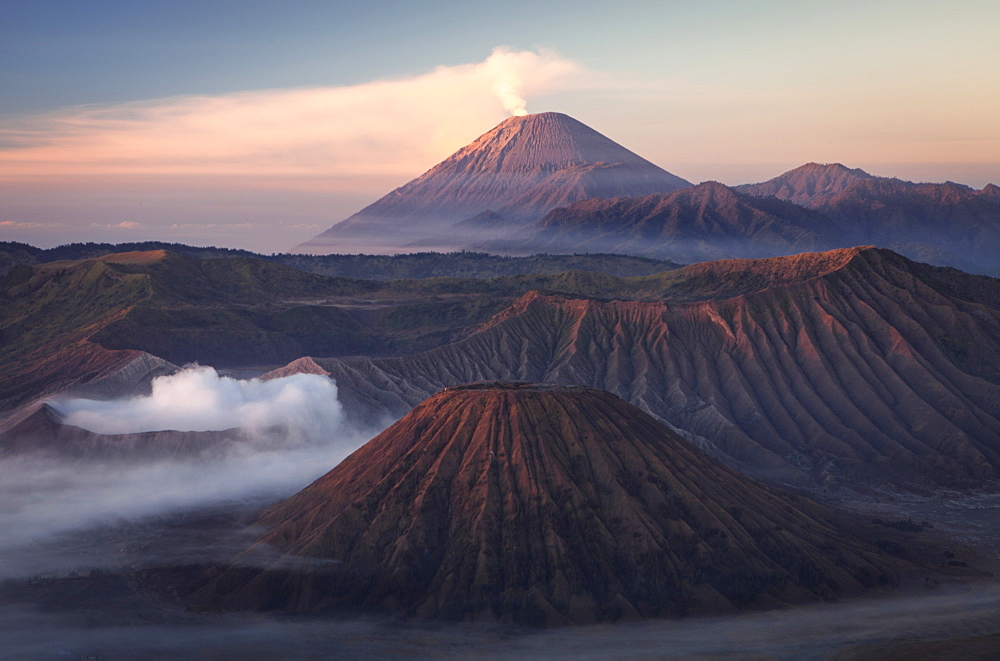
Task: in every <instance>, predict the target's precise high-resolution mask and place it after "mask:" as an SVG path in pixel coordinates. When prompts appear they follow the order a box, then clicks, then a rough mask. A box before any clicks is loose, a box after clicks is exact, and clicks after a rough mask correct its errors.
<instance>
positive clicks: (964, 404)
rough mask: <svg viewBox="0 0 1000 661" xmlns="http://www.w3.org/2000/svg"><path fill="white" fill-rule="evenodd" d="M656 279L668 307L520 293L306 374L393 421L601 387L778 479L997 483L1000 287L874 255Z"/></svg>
mask: <svg viewBox="0 0 1000 661" xmlns="http://www.w3.org/2000/svg"><path fill="white" fill-rule="evenodd" d="M658 278H659V279H657V278H651V279H648V280H647V281H646V282H647V286H648V288H649V289H650V291H655V290H656V288H657V287H659V288H660V290H661V291H662V292H663V294H662V296H661V298H663V299H665V300H659V301H657V300H653V301H621V300H618V301H594V300H575V299H568V298H565V297H559V296H548V295H542V294H537V293H536V294H529V295H526V296H524V297H523V298H522V299H520V300H519V301H518V302H517V303H516V304H515V305H514V306H512V307H511V308H510V309H508V310H507V311H505V312H503V313H501V314H500V315H498V316H497V317H496V318H495V319H494V320H493V322H492V324H490V325H488V326H487V327H485V328H483V329H482V330H481V331H480V332H477V333H475V334H473V335H472V336H470V337H468V338H466V339H464V340H462V341H459V342H456V343H454V344H450V345H446V346H444V347H440V348H438V349H435V350H432V351H429V352H426V353H422V354H417V355H414V356H409V357H403V358H391V359H380V360H366V361H365V360H363V361H352V362H345V361H333V360H318V361H317V363H318V364H319V365H322V366H323V368H324V369H325V370H327V371H328V372H329V373H330V374H331V375H332V376H333V377H334V378H335V379H336V380H337V383H338V386H339V389H340V397H341V399H342V401H344V402H345V405H346V406H347V407H348V409H349V410H354V411H360V410H363V409H364V408H365V407H372V406H373V404H374V405H375V406H374V408H369V410H371V411H372V413H373V414H375V413H382V414H384V413H385V412H387V411H388V412H389V413H391V414H393V415H396V416H399V415H402V414H403V413H405V412H406V411H407V410H409V409H410V407H412V406H414V405H415V404H416V403H417V402H419V401H420V400H421V399H423V398H424V397H426V396H428V395H429V394H430V393H432V392H434V391H435V390H437V389H438V388H441V387H443V386H447V385H451V384H455V383H463V382H468V381H474V380H481V379H509V380H532V381H554V382H561V383H579V384H586V385H590V386H594V387H598V388H601V389H604V390H608V391H611V392H614V393H615V394H617V395H619V396H621V397H622V398H623V399H625V400H627V401H629V402H631V403H633V404H635V405H637V406H639V407H640V408H642V409H643V410H645V411H647V412H649V413H652V414H654V415H656V416H657V417H658V418H660V419H661V420H664V421H666V422H668V423H669V424H670V425H672V426H673V427H675V428H676V429H678V430H680V431H681V432H682V433H684V434H685V435H687V436H688V437H689V438H690V439H692V440H693V441H694V442H696V443H699V444H701V445H702V446H703V447H705V448H707V449H709V450H710V451H711V452H713V453H716V455H717V456H719V457H721V458H724V459H725V460H726V461H728V462H730V463H732V464H733V465H737V466H740V467H741V468H743V469H745V470H747V471H749V472H751V474H753V475H755V476H758V477H761V478H763V479H767V480H772V481H777V482H792V483H800V484H816V483H829V482H852V483H865V482H868V481H872V482H880V481H885V480H888V481H892V482H907V481H918V482H919V481H928V482H931V483H939V484H951V483H957V482H963V481H968V480H973V481H976V480H980V479H984V478H990V477H996V476H998V475H1000V281H997V280H995V279H992V278H987V277H982V276H970V275H968V274H964V273H961V272H959V271H955V270H953V269H946V268H935V267H929V266H926V265H921V264H917V263H914V262H910V261H909V260H907V259H905V258H902V257H900V256H899V255H896V254H894V253H892V252H889V251H885V250H878V249H871V248H857V249H850V250H840V251H833V252H829V253H819V254H807V255H799V256H795V257H782V258H771V259H766V260H730V261H723V262H712V263H706V264H698V265H694V266H690V267H685V268H683V269H679V270H677V271H672V272H670V273H667V274H663V275H662V276H659V277H658ZM678 301H686V302H678Z"/></svg>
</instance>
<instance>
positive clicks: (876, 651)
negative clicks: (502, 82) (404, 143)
mask: <svg viewBox="0 0 1000 661" xmlns="http://www.w3.org/2000/svg"><path fill="white" fill-rule="evenodd" d="M997 192H998V189H996V187H995V186H988V187H986V188H984V189H982V190H979V191H976V190H973V189H969V188H967V187H964V186H960V185H958V184H950V183H948V184H912V183H909V182H903V181H899V180H896V179H885V178H878V177H871V176H870V175H868V174H866V173H864V172H862V171H860V170H851V169H848V168H845V167H843V166H839V165H817V164H810V165H806V166H803V167H802V168H799V169H797V170H794V171H792V172H789V173H786V174H785V175H782V176H780V177H777V178H775V179H773V180H771V181H768V182H764V183H760V184H753V185H746V186H739V187H733V188H730V187H726V186H723V185H722V184H717V183H712V182H707V183H702V184H699V185H691V184H690V183H689V182H686V181H684V180H683V179H680V178H678V177H676V176H675V175H672V174H671V173H669V172H666V171H665V170H662V169H661V168H658V167H657V166H654V165H652V164H651V163H649V162H648V161H645V160H644V159H642V158H641V157H639V156H637V155H635V154H633V153H632V152H630V151H628V150H627V149H625V148H623V147H621V146H620V145H617V144H615V143H613V142H611V141H610V140H608V139H607V138H604V136H601V135H600V134H598V133H597V132H595V131H593V130H592V129H589V128H588V127H586V126H584V125H583V124H580V123H579V122H577V121H576V120H573V119H571V118H569V117H566V116H565V115H559V114H557V113H545V114H543V115H529V116H527V117H515V118H511V119H509V120H507V121H505V122H503V123H502V124H501V125H499V126H498V127H496V128H495V129H493V130H492V131H490V132H488V133H487V134H484V135H483V136H482V137H481V138H479V139H478V140H477V141H475V142H473V143H471V144H470V145H469V146H467V147H465V148H464V149H463V150H460V151H459V152H457V153H456V154H455V155H453V156H452V157H450V158H449V159H447V160H446V161H444V162H443V163H441V164H439V165H438V166H436V167H435V168H432V169H431V170H429V171H428V172H427V173H425V174H424V175H422V176H421V177H419V178H418V179H415V180H414V181H413V182H410V183H409V184H406V185H405V186H403V187H401V188H400V189H397V190H396V191H394V192H393V193H391V194H390V195H388V196H386V197H385V198H383V199H382V200H379V201H377V202H376V203H374V204H372V205H371V206H369V207H367V208H366V209H364V210H362V211H361V212H359V213H358V214H355V216H352V217H351V218H349V219H347V220H346V221H344V222H343V223H341V224H338V225H335V226H334V227H333V228H331V229H330V230H328V231H327V232H324V233H323V234H321V235H319V236H318V237H316V238H315V239H313V240H312V241H310V242H307V243H306V244H303V245H302V246H299V247H298V250H300V251H304V252H308V251H314V252H317V253H327V252H330V253H343V254H329V255H327V254H316V255H310V254H297V253H296V254H293V253H282V254H272V255H268V256H264V255H254V254H252V253H247V252H243V251H231V250H226V249H223V248H211V247H203V248H196V247H191V246H184V245H176V244H123V245H104V244H75V245H68V246H61V247H59V248H55V249H49V250H42V249H38V248H34V247H31V246H26V245H24V244H14V243H2V244H0V275H2V278H3V279H2V281H0V485H2V487H0V490H2V494H0V495H2V501H3V502H4V503H5V505H4V506H3V508H2V509H0V525H2V527H3V529H5V530H9V531H13V534H9V535H5V541H4V542H2V543H0V567H2V571H3V575H2V577H0V578H2V579H4V582H3V584H2V585H0V612H2V613H3V622H4V623H3V624H2V625H0V627H2V630H0V631H2V634H3V636H4V638H5V639H6V640H8V641H10V642H9V646H8V649H7V650H4V651H0V655H8V656H10V658H23V657H43V658H48V657H59V656H67V655H68V656H69V657H70V658H75V657H77V656H85V655H92V654H99V655H101V657H102V658H103V657H105V656H108V657H112V658H114V657H116V656H125V655H127V654H129V653H138V654H149V655H153V656H155V655H156V654H161V655H164V656H167V657H169V656H171V655H173V656H185V655H190V654H192V653H194V652H203V651H205V650H208V651H209V652H212V651H217V652H218V653H220V654H225V653H228V654H236V655H240V654H243V655H246V654H251V653H254V654H262V655H265V656H273V657H280V656H281V655H282V654H287V653H289V651H290V650H291V651H292V653H293V655H294V654H299V655H302V656H308V655H310V654H320V655H322V654H329V653H330V650H331V649H332V650H336V653H337V654H338V655H341V656H346V657H351V656H358V657H360V656H367V655H372V654H380V655H402V656H409V655H413V654H426V653H434V654H440V655H442V656H466V657H467V656H480V655H486V656H496V657H506V656H515V655H516V656H522V657H523V656H524V655H526V654H527V655H531V656H536V655H541V654H568V655H572V656H574V657H588V656H589V657H591V658H597V657H601V658H606V657H608V656H612V657H613V656H643V655H648V656H654V655H657V654H668V655H678V656H697V655H706V656H712V655H732V654H749V655H754V654H760V655H775V656H795V657H803V656H804V657H812V658H824V657H827V656H830V655H834V654H840V655H841V656H840V657H839V658H874V657H879V656H884V655H889V656H890V657H891V655H893V654H895V655H898V656H899V658H904V657H905V656H906V654H907V651H908V650H910V651H912V649H918V650H921V649H922V650H925V651H928V653H933V652H935V650H940V649H945V648H947V649H950V650H952V651H953V652H954V653H956V654H959V655H961V654H963V653H965V654H976V653H982V652H983V651H984V650H991V649H996V647H997V645H998V637H1000V630H998V628H997V624H996V622H997V621H998V620H997V616H998V615H1000V598H998V588H997V583H996V579H995V576H996V573H997V571H1000V556H998V554H997V549H998V548H1000V525H997V521H998V520H1000V281H998V280H996V279H994V278H992V277H990V276H989V275H985V274H990V273H992V274H996V273H997V272H998V271H997V269H998V267H1000V195H998V194H997ZM389 230H392V231H389ZM396 230H398V231H396ZM376 240H380V241H382V244H381V245H380V246H379V247H380V248H381V249H382V251H383V252H388V253H393V252H399V253H400V254H396V255H392V254H382V255H375V254H370V255H364V254H356V253H359V252H362V250H361V248H362V247H364V246H368V247H371V246H372V245H373V242H375V241H376ZM441 249H444V250H459V252H435V250H441ZM684 264H687V265H684ZM959 269H962V270H959ZM474 382H485V383H486V384H485V385H479V386H475V387H467V386H462V385H461V384H468V383H474ZM511 382H515V383H521V384H522V385H510V383H511ZM525 383H533V384H545V385H523V384H525ZM372 438H374V439H375V440H374V441H372V442H371V443H368V444H367V445H365V444H366V443H367V442H368V441H369V439H372ZM362 446H363V447H362ZM359 448H361V449H360V450H359ZM355 451H357V452H355ZM352 453H354V454H353V455H352ZM348 456H350V458H349V459H347V457H348ZM328 471H329V472H328ZM314 481H315V482H314ZM310 484H312V486H309V485H310ZM248 610H249V611H252V612H250V613H247V612H242V611H248ZM293 615H294V616H293ZM678 617H679V618H681V619H672V618H678ZM647 618H653V619H647ZM639 619H642V620H643V621H642V622H636V620H639ZM601 623H603V624H601ZM609 623H615V626H614V628H610V627H609V626H608V625H609ZM569 625H573V626H569ZM538 627H555V628H552V629H544V628H538ZM765 631H766V632H769V634H768V635H765V634H764V633H762V632H765ZM41 632H46V634H45V635H42V633H41ZM52 632H56V633H52ZM772 632H773V633H772ZM908 645H922V646H923V647H917V648H910V647H907V646H908ZM942 645H943V646H945V647H940V646H942ZM935 646H939V647H935ZM948 646H951V647H948ZM946 651H947V650H946Z"/></svg>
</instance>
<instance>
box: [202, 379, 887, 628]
mask: <svg viewBox="0 0 1000 661" xmlns="http://www.w3.org/2000/svg"><path fill="white" fill-rule="evenodd" d="M259 523H260V524H262V525H266V526H270V530H269V531H268V532H267V533H266V534H265V535H264V536H263V537H262V538H261V539H260V541H259V542H258V544H257V546H256V549H255V550H256V551H257V552H260V551H261V550H262V549H264V548H266V545H273V547H276V548H277V549H279V550H280V551H281V553H282V554H284V555H283V556H282V557H281V558H280V559H279V560H278V561H277V562H273V561H272V564H271V565H270V566H269V568H267V569H260V568H259V567H250V566H248V564H249V563H250V562H251V559H250V558H251V556H253V555H254V553H253V551H251V552H248V553H246V554H244V556H243V558H242V559H241V561H239V562H236V563H234V564H232V565H230V566H227V567H223V568H219V569H216V570H213V571H211V572H209V574H208V576H206V577H205V578H207V579H208V582H207V584H205V585H202V586H201V588H200V589H199V590H197V591H196V592H195V597H196V599H195V600H196V601H198V602H200V603H201V604H206V603H209V604H211V605H212V606H213V607H216V608H248V607H256V608H265V609H279V610H292V611H319V610H327V609H340V608H361V609H364V610H374V611H381V612H396V613H402V614H404V615H409V616H416V617H444V618H459V619H487V620H492V619H500V620H513V621H517V622H524V623H534V624H559V623H567V622H578V623H582V622H593V621H599V620H612V621H613V620H618V619H621V618H631V617H652V616H672V615H681V614H685V613H689V612H691V613H699V612H702V613H703V612H711V611H726V610H732V609H734V608H741V607H761V606H768V605H773V604H775V603H777V602H794V601H803V600H810V599H815V598H827V597H830V596H832V595H834V594H835V593H848V592H857V591H860V590H861V589H863V588H864V587H868V586H871V585H874V584H877V583H882V582H885V581H888V580H891V579H892V577H893V573H894V572H893V570H892V567H894V566H898V565H896V562H895V560H894V559H892V558H889V557H887V556H885V555H883V554H881V553H880V552H879V551H877V550H870V548H869V547H868V546H867V544H866V543H865V542H862V541H859V540H857V539H856V538H855V537H854V536H852V535H851V534H850V533H848V532H847V531H846V530H845V529H843V528H841V527H840V525H839V524H838V523H835V518H834V517H833V515H832V514H830V513H828V512H827V511H826V510H825V509H824V508H822V507H819V506H817V505H816V504H814V503H812V502H810V501H807V500H805V499H802V498H798V497H796V496H794V495H789V494H783V493H779V492H777V491H775V490H773V489H770V488H768V487H765V486H763V485H761V484H758V483H756V482H754V481H752V480H750V479H748V478H745V477H743V476H741V475H739V474H738V473H736V472H734V471H733V470H731V469H729V468H727V467H725V466H723V465H722V464H720V463H719V462H718V461H716V460H714V459H712V458H711V457H709V456H708V455H706V454H704V453H703V452H701V451H700V450H698V449H696V448H693V447H691V446H690V445H689V444H688V443H686V442H685V441H684V440H682V439H681V438H680V437H678V436H676V435H675V434H674V433H672V432H671V431H670V430H669V429H667V428H666V427H664V426H663V425H661V424H660V423H659V422H657V421H656V420H654V419H653V418H651V417H650V416H648V415H646V414H645V413H643V412H641V411H640V410H639V409H637V408H635V407H633V406H631V405H629V404H627V403H625V402H624V401H622V400H621V399H619V398H617V397H615V396H614V395H611V394H609V393H606V392H603V391H599V390H593V389H590V388H578V387H563V386H554V385H537V384H510V383H485V384H472V385H466V386H457V387H453V388H449V389H446V390H444V391H442V392H440V393H438V394H437V395H434V396H433V397H431V398H429V399H427V400H426V401H424V402H423V403H422V404H420V405H419V406H417V407H416V408H415V409H414V410H413V411H412V412H411V413H409V414H408V415H406V416H405V417H404V418H402V419H401V420H400V421H399V422H397V423H396V424H395V425H393V426H392V427H390V428H389V429H387V430H386V431H385V432H383V433H382V434H380V435H379V436H377V437H376V438H374V439H373V440H372V441H370V442H369V443H368V444H367V445H365V446H364V447H362V448H361V449H359V450H358V451H357V452H355V453H354V454H353V455H351V456H350V457H349V458H348V459H346V460H345V461H344V462H343V463H341V464H340V465H338V466H337V467H336V468H335V469H333V470H332V471H330V472H329V473H327V474H326V475H324V476H323V477H321V478H320V479H318V480H317V481H316V482H314V483H313V484H312V485H310V486H309V487H307V488H306V489H304V490H303V491H301V492H299V493H298V494H296V495H295V496H292V497H291V498H288V499H287V500H285V501H283V502H281V503H279V504H277V505H275V506H274V507H272V508H270V509H269V510H266V511H265V512H264V513H263V515H262V517H261V520H260V521H259ZM295 566H299V567H302V568H305V567H311V569H310V570H309V571H305V570H304V569H303V570H302V571H298V570H296V569H294V568H293V569H289V567H295Z"/></svg>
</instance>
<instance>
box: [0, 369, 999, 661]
mask: <svg viewBox="0 0 1000 661" xmlns="http://www.w3.org/2000/svg"><path fill="white" fill-rule="evenodd" d="M336 394H337V393H336V386H335V384H334V383H333V382H332V381H330V380H329V379H326V378H324V377H318V376H310V375H297V376H295V377H289V378H287V379H275V380H273V381H269V382H262V381H255V380H251V381H239V380H234V379H228V378H225V377H219V376H218V375H217V374H216V373H215V372H214V370H211V368H192V369H188V370H185V371H183V372H181V373H179V374H177V375H175V376H172V377H166V378H164V379H161V380H157V382H156V383H155V384H154V386H153V389H152V393H151V394H150V395H149V396H145V397H137V398H131V399H127V400H119V401H114V402H95V401H89V400H73V401H62V402H58V403H57V404H56V406H57V408H58V409H59V410H60V411H62V412H63V413H65V414H67V415H69V416H70V418H69V420H71V421H73V423H74V424H78V425H81V426H84V427H86V428H89V429H91V430H95V431H104V432H105V433H107V432H109V431H118V432H120V433H126V432H135V431H140V430H147V431H148V430H162V429H179V428H186V429H192V430H208V429H215V430H220V429H227V428H230V427H232V426H234V423H237V424H239V425H240V426H242V427H244V428H247V429H249V430H250V433H249V434H248V436H247V437H246V442H243V443H230V444H227V445H226V446H225V448H224V451H222V452H218V453H208V454H205V453H202V454H199V455H197V456H191V457H187V458H184V457H181V458H173V459H169V460H141V459H140V460H137V459H134V458H127V457H115V458H109V459H106V460H100V461H98V460H94V459H79V458H59V457H57V456H54V455H52V454H47V455H42V454H38V455H27V456H17V457H9V458H6V459H4V460H2V461H0V531H2V533H0V658H4V659H6V658H10V659H28V658H31V659H34V658H70V659H75V658H87V657H96V658H100V659H108V658H135V657H144V658H149V657H155V658H188V657H199V658H201V657H206V658H207V657H211V656H212V655H213V654H218V655H221V656H224V657H226V658H243V657H248V656H252V657H253V658H302V657H338V658H352V657H353V658H367V657H372V656H395V657H400V656H402V657H414V656H431V655H433V656H441V657H465V658H469V657H491V658H525V657H528V658H535V657H541V656H555V657H563V658H602V659H603V658H622V657H629V658H636V657H647V658H649V657H688V656H744V657H745V656H756V655H765V656H776V657H794V658H827V657H828V656H829V655H830V654H831V652H832V651H834V650H837V649H839V648H843V647H845V646H851V645H855V644H860V643H865V644H870V643H877V642H880V641H883V640H887V639H891V638H896V637H935V636H948V635H955V634H968V635H979V634H982V633H992V632H995V631H996V630H997V628H998V626H997V622H998V621H1000V587H998V586H997V584H996V583H986V584H980V585H977V586H965V587H961V588H945V587H938V588H936V589H933V590H927V591H926V592H923V593H916V594H910V595H908V596H900V595H896V596H892V595H890V596H886V597H882V598H876V599H866V600H858V601H851V602H844V603H837V604H827V605H817V606H809V607H803V608H797V609H788V610H782V611H774V612H770V613H756V614H747V615H740V616H728V617H714V618H689V619H685V620H679V621H651V622H643V623H638V624H622V625H614V626H612V625H605V626H597V627H578V628H566V629H557V630H548V631H538V630H524V629H519V628H514V627H508V626H480V625H452V624H431V625H426V624H411V623H400V622H394V621H388V620H386V621H375V620H372V619H364V618H360V619H346V620H345V619H326V620H320V619H313V620H303V619H289V618H281V617H271V616H262V615H245V614H244V615H202V614H194V613H187V612H183V611H181V610H179V609H176V608H173V607H164V605H163V602H162V601H161V600H160V599H159V598H158V597H156V596H150V595H146V594H143V593H142V592H141V591H136V589H135V584H134V583H132V582H130V580H128V577H129V576H130V571H131V568H133V567H137V566H139V567H142V566H160V565H162V564H164V563H183V562H187V561H190V560H191V559H196V560H197V559H202V558H205V557H220V556H222V557H229V556H230V554H231V553H233V552H234V551H235V550H236V549H239V548H243V545H244V544H245V543H246V541H247V540H248V539H250V536H252V535H253V534H254V533H253V532H252V531H249V532H247V531H244V532H243V533H242V534H240V533H233V532H231V531H230V532H225V530H226V526H225V525H221V526H220V524H219V520H220V517H221V520H224V521H231V520H234V519H235V518H236V517H238V516H244V518H245V515H247V514H250V513H252V512H254V511H256V510H257V508H260V507H263V506H265V505H266V504H268V503H270V502H273V501H275V500H277V499H279V498H281V497H284V496H287V495H290V494H292V493H294V492H296V491H298V490H299V489H301V488H302V487H304V486H306V485H307V484H309V483H310V482H311V481H312V480H313V479H315V478H316V477H318V476H319V475H321V474H323V473H325V472H326V471H327V470H329V469H330V468H331V467H333V466H334V465H336V464H337V463H338V462H339V461H340V460H341V459H343V458H344V457H345V456H346V455H347V454H349V453H350V452H351V451H353V450H354V449H355V448H357V447H358V446H359V445H361V444H362V443H363V442H365V441H366V440H367V439H368V438H370V437H371V436H372V435H374V433H375V432H376V431H377V430H363V431H361V430H354V429H350V428H349V427H348V426H347V425H346V424H345V422H344V420H345V418H344V415H343V411H342V409H341V406H340V404H339V402H338V401H337V399H336ZM979 506H981V503H979V504H978V505H977V507H979ZM213 517H214V518H213ZM227 517H229V518H228V519H227ZM241 520H242V519H241ZM206 522H208V523H206ZM220 530H221V531H223V532H222V533H220V532H219V531H220ZM206 531H207V532H206ZM95 569H96V570H98V571H96V572H94V571H93V570H95Z"/></svg>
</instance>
